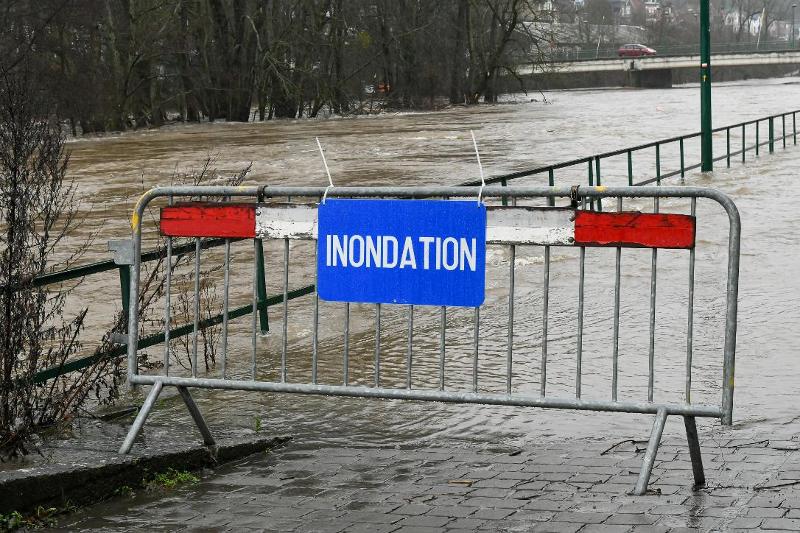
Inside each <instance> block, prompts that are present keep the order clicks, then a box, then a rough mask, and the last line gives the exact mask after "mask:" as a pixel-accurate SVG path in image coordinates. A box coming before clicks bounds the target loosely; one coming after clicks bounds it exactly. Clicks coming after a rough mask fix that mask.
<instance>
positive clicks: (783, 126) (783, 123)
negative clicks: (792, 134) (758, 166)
mask: <svg viewBox="0 0 800 533" xmlns="http://www.w3.org/2000/svg"><path fill="white" fill-rule="evenodd" d="M781 139H783V147H784V148H786V115H781Z"/></svg>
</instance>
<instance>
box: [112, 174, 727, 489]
mask: <svg viewBox="0 0 800 533" xmlns="http://www.w3.org/2000/svg"><path fill="white" fill-rule="evenodd" d="M324 194H327V196H328V197H334V196H336V197H347V198H366V197H373V198H374V197H380V198H394V199H412V198H427V199H431V198H440V199H454V198H462V199H463V198H468V197H471V198H473V199H474V198H476V197H477V194H478V191H477V190H476V189H475V188H474V187H413V188H411V187H374V188H372V187H370V188H367V187H341V188H339V187H337V188H332V189H323V188H300V187H256V186H253V187H163V188H155V189H152V190H150V191H149V192H147V193H146V194H145V195H144V196H143V197H142V198H141V199H140V201H139V203H138V204H137V206H136V209H135V212H134V214H133V220H132V225H133V236H134V238H133V240H132V242H130V250H131V252H132V253H131V254H130V256H131V257H130V259H131V260H130V263H131V265H130V268H131V295H130V302H131V305H130V316H129V320H130V322H129V328H128V335H127V346H128V376H127V377H128V381H129V383H130V384H132V385H151V386H152V389H151V391H150V393H149V395H148V396H147V398H146V401H145V402H144V404H143V405H142V408H141V410H140V411H139V414H138V416H137V417H136V419H135V421H134V423H133V425H132V427H131V428H130V431H129V433H128V435H127V437H126V439H125V441H124V443H123V445H122V447H121V449H120V453H123V454H124V453H128V452H129V451H130V449H131V446H132V445H133V442H134V439H135V438H136V436H137V434H138V433H139V432H140V430H141V429H142V426H143V424H144V422H145V420H146V418H147V416H148V414H149V413H150V411H151V410H152V408H153V405H154V403H155V401H156V399H157V398H158V396H159V394H160V392H161V390H162V388H163V387H164V386H174V387H176V388H177V390H178V392H179V393H180V395H181V397H182V399H183V400H184V402H185V403H186V405H187V407H188V410H189V412H190V414H191V415H192V417H193V419H194V421H195V422H196V424H197V426H198V428H199V429H200V432H201V434H202V436H203V439H204V441H205V443H206V444H208V445H212V444H213V443H214V439H213V437H212V434H211V432H210V430H209V429H208V427H207V425H206V423H205V421H204V419H203V416H202V415H201V413H200V410H199V409H198V408H197V405H196V404H195V403H194V401H193V400H192V397H191V395H190V393H189V390H188V389H189V388H190V387H197V388H209V389H235V390H247V391H271V392H282V393H299V394H317V395H329V396H349V397H363V398H385V399H408V400H428V401H438V402H451V403H474V404H491V405H505V406H520V407H549V408H557V409H578V410H588V411H610V412H627V413H643V414H654V415H655V422H654V424H653V428H652V432H651V435H650V440H649V444H648V446H647V450H646V453H645V456H644V460H643V464H642V468H641V472H640V475H639V478H638V482H637V484H636V487H635V489H634V493H635V494H639V495H641V494H644V493H645V492H646V489H647V485H648V483H649V479H650V474H651V471H652V468H653V464H654V461H655V458H656V453H657V451H658V447H659V444H660V440H661V435H662V432H663V430H664V424H665V421H666V418H667V416H668V415H680V416H682V417H683V419H684V423H685V428H686V433H687V440H688V446H689V452H690V457H691V461H692V467H693V474H694V481H695V484H696V485H702V484H703V483H704V482H705V477H704V472H703V464H702V458H701V455H700V444H699V439H698V434H697V428H696V424H695V417H710V418H718V419H720V421H721V422H722V424H724V425H730V424H731V423H732V413H733V390H734V358H735V349H736V326H737V322H736V316H737V290H738V276H739V244H740V220H739V213H738V210H737V209H736V206H735V205H734V203H733V201H732V200H731V199H730V198H729V197H727V196H726V195H725V194H723V193H721V192H719V191H716V190H713V189H706V188H697V187H666V186H664V187H616V188H612V187H578V186H574V187H512V186H507V187H499V186H488V187H485V188H483V190H482V197H483V198H484V199H485V200H487V201H489V202H494V203H499V202H498V200H500V199H502V200H503V203H510V204H511V205H509V206H501V205H491V206H489V208H488V215H487V228H486V240H487V244H492V245H497V246H507V247H509V249H510V254H511V255H510V257H511V259H510V261H509V268H510V270H509V295H508V300H509V301H508V311H507V317H506V318H507V321H508V322H507V324H508V325H507V327H508V337H509V344H508V349H507V354H506V372H505V376H504V377H505V385H506V386H505V392H487V391H486V390H483V391H482V390H481V386H480V384H479V376H478V361H479V358H481V350H480V347H479V343H478V338H479V337H478V332H479V329H480V327H481V318H480V316H481V314H480V307H478V308H475V309H474V323H473V326H474V331H475V337H474V344H473V348H472V354H471V357H472V364H473V368H472V371H473V374H472V386H471V387H467V390H463V389H462V390H450V389H449V388H448V387H446V386H445V367H446V364H445V363H446V361H445V325H446V322H445V318H444V317H445V311H446V310H445V308H442V310H441V312H442V314H441V316H442V325H441V344H440V354H439V358H440V359H439V364H438V372H439V376H438V387H427V388H415V387H414V383H412V379H411V376H412V374H411V369H412V348H411V346H412V342H411V341H412V336H413V306H409V313H408V322H409V324H408V326H409V327H408V335H409V340H408V353H407V359H406V361H405V365H406V371H407V374H406V382H405V386H404V387H402V386H399V387H386V386H384V384H382V382H381V357H382V354H381V344H380V339H381V304H376V314H375V351H374V367H373V368H372V369H371V373H374V383H372V384H371V385H370V386H367V385H354V384H352V383H350V382H349V377H348V375H349V374H348V373H349V365H350V364H352V362H351V361H349V360H348V354H349V347H348V332H349V317H350V313H349V304H344V305H346V306H348V307H346V309H347V311H346V312H345V315H344V325H343V327H344V331H345V342H344V345H343V347H342V360H343V371H342V375H341V380H340V383H341V384H338V385H331V384H323V383H320V382H319V381H318V379H317V378H318V376H317V364H318V344H319V342H318V341H319V339H318V328H319V298H318V297H317V296H316V294H314V295H313V296H312V297H311V298H312V302H310V305H313V327H312V334H313V339H312V347H311V349H310V350H309V351H310V353H306V354H302V353H296V352H294V351H293V353H292V354H291V356H292V359H293V360H296V359H297V358H298V357H307V358H308V359H309V360H310V363H311V368H312V373H311V379H310V380H307V381H306V382H292V381H291V380H290V379H288V376H287V371H286V369H287V307H286V306H287V299H286V298H285V297H284V300H283V333H282V341H281V354H280V367H279V368H278V367H277V363H275V365H274V368H273V369H271V371H273V370H274V371H275V372H276V374H275V375H277V379H274V380H260V379H259V377H260V375H261V376H263V375H264V372H263V368H262V372H261V374H259V370H258V365H259V350H258V345H257V337H256V332H257V330H258V321H257V318H256V311H257V309H258V305H257V301H258V291H257V282H256V278H257V275H256V274H255V273H254V276H253V278H254V279H253V296H252V298H253V305H252V307H251V312H252V314H253V319H252V325H251V326H252V332H251V333H252V353H251V354H250V355H251V358H252V360H251V365H252V366H251V368H249V369H248V370H249V378H247V377H245V378H241V377H240V378H238V379H232V378H230V376H228V375H226V360H227V352H226V349H227V335H228V323H227V320H224V321H223V331H222V346H223V347H222V355H221V356H222V369H221V372H220V371H216V370H213V369H212V370H211V371H210V372H209V375H204V376H200V375H199V371H198V367H197V355H196V349H195V353H194V360H193V361H192V362H191V369H187V370H186V371H184V374H186V373H189V372H190V374H189V375H176V374H175V373H174V372H172V373H171V372H170V366H169V361H168V357H169V355H168V354H169V350H167V351H166V353H165V358H166V359H167V360H166V361H165V365H164V367H163V371H161V372H160V373H148V374H146V375H145V374H138V371H137V355H138V354H137V340H138V339H137V337H138V335H139V332H140V327H139V323H138V314H137V307H138V302H139V298H140V296H141V295H140V294H139V283H140V270H141V264H142V263H141V249H142V227H141V221H142V220H143V214H144V212H145V209H147V208H148V207H149V206H150V204H151V202H152V201H153V200H156V199H164V198H169V200H170V202H169V205H167V206H165V207H163V208H162V211H161V228H160V229H161V233H162V234H163V235H166V236H168V237H169V238H172V237H189V238H196V239H199V238H200V237H216V238H225V239H237V238H238V239H241V238H253V239H255V238H268V239H277V240H278V241H283V245H284V248H283V270H282V272H283V277H282V280H281V281H282V284H283V293H284V296H285V295H286V294H287V292H288V291H289V288H288V270H289V264H290V263H289V240H290V239H305V240H313V239H315V237H316V235H317V226H316V223H317V218H316V217H317V214H316V213H317V209H316V206H317V204H316V202H317V201H319V200H320V199H321V198H323V195H324ZM234 197H235V198H237V200H238V201H235V202H232V201H231V198H234ZM246 197H249V198H251V199H252V200H251V201H250V202H249V203H242V201H241V198H246ZM193 198H205V199H209V198H215V199H217V200H220V201H216V202H212V203H208V202H205V203H204V202H190V203H182V202H177V203H174V204H173V201H172V200H173V199H176V200H181V199H188V200H191V199H193ZM284 198H288V199H289V202H290V203H281V201H280V200H281V199H284ZM601 198H615V199H616V203H617V205H616V207H617V209H616V211H608V210H606V211H604V212H599V211H592V210H588V209H587V206H588V205H589V204H598V203H599V202H595V200H599V199H601ZM633 198H652V199H653V207H654V211H653V213H642V212H638V211H623V209H622V207H623V199H633ZM662 198H683V199H687V200H688V201H689V202H690V205H691V214H689V215H685V214H665V213H660V212H659V199H662ZM698 198H705V199H710V200H712V201H714V202H716V203H717V204H719V205H720V206H722V208H723V209H724V210H725V212H726V213H727V216H728V220H729V231H728V243H727V254H728V262H727V283H726V290H727V293H726V303H725V306H726V311H725V328H724V344H723V345H722V346H719V351H721V352H722V353H721V357H720V363H721V378H722V383H721V387H720V390H721V392H722V397H721V401H720V402H719V404H716V403H713V402H711V403H692V396H691V391H692V380H691V378H692V357H693V351H694V347H693V320H694V273H695V232H696V226H695V220H696V206H697V199H698ZM559 199H561V201H562V202H563V201H564V200H566V201H567V202H564V203H565V204H566V205H565V206H563V207H555V204H556V200H559ZM526 201H528V202H530V201H536V202H539V203H542V204H544V205H542V206H541V207H537V206H529V205H525V206H523V205H522V203H523V202H526ZM302 202H304V203H302ZM521 246H538V247H543V250H544V265H543V270H544V279H543V295H544V297H543V306H544V309H543V313H542V318H543V321H542V329H541V333H540V335H541V339H542V343H541V345H542V351H541V381H540V391H539V394H530V393H523V392H519V391H515V390H513V388H512V381H514V380H513V370H512V369H513V365H514V362H515V358H531V357H532V356H533V354H531V353H530V352H528V353H519V354H518V353H515V352H514V349H513V344H514V343H513V336H514V306H515V302H514V300H515V299H514V292H515V287H514V269H515V263H516V261H515V259H514V258H515V250H516V248H517V247H521ZM553 246H570V247H578V248H579V253H580V259H579V261H580V271H579V281H578V295H579V302H578V316H577V317H576V322H577V332H576V335H575V341H576V343H577V347H576V352H575V353H576V360H575V369H576V371H575V375H574V379H575V389H574V395H571V394H570V395H552V394H548V391H547V384H548V381H550V382H551V383H552V377H551V378H550V379H548V376H547V367H548V363H547V361H548V337H547V330H548V294H549V288H550V262H551V258H550V251H551V247H553ZM596 246H604V247H609V248H612V249H616V264H615V270H614V272H615V284H614V321H613V346H611V347H609V350H608V351H609V352H610V363H611V364H610V365H609V371H610V373H611V384H612V386H611V391H610V399H608V398H606V399H587V398H585V397H584V396H583V395H582V393H581V383H582V372H581V358H582V349H583V333H584V324H583V320H584V286H585V273H584V264H585V253H586V247H596ZM629 247H637V248H650V249H652V271H651V279H650V285H649V286H650V300H649V302H650V316H649V339H650V343H649V353H648V354H647V361H648V387H647V391H648V392H647V398H646V400H644V399H643V400H642V401H630V400H621V399H618V395H617V390H618V372H619V370H618V362H619V340H620V328H619V326H620V320H619V319H620V258H621V250H622V248H629ZM663 248H668V249H682V250H685V251H686V254H687V256H688V257H687V259H688V278H689V283H688V299H687V312H688V318H687V334H686V363H685V365H686V366H685V393H683V397H684V401H683V402H673V403H665V402H659V401H658V400H657V399H656V398H655V397H654V393H653V389H654V376H655V362H656V353H655V343H654V338H655V337H654V336H655V324H656V280H657V276H656V273H657V261H658V250H659V249H663ZM199 253H200V252H199V250H198V251H197V256H196V260H195V273H198V272H199V268H198V266H197V265H198V264H199V261H200V256H199ZM365 253H366V252H365ZM224 261H225V262H224V276H225V287H224V289H225V291H224V299H223V305H224V307H223V313H224V315H225V316H226V317H227V314H228V285H229V283H228V282H229V276H230V268H231V254H230V245H229V244H228V245H226V247H225V260H224ZM168 270H169V269H168ZM254 271H255V269H254ZM194 283H195V302H197V300H198V290H199V289H198V287H199V282H198V280H197V277H195V280H194ZM167 294H168V293H167ZM517 305H524V303H523V302H518V304H517ZM167 309H169V308H167ZM167 312H168V311H167ZM195 313H197V305H196V304H195ZM165 322H166V323H167V324H169V317H168V316H167V317H166V319H165ZM197 323H198V322H197V320H195V331H194V336H195V338H196V335H197ZM525 325H526V326H528V325H529V324H527V323H526V324H525ZM194 344H195V347H196V342H195V343H194ZM714 351H716V350H714ZM262 355H263V354H262ZM537 359H538V356H537ZM262 361H263V358H262ZM262 364H263V363H262ZM369 366H372V363H371V364H370V365H369ZM151 372H156V371H151ZM179 373H180V372H179ZM215 374H216V377H214V375H215ZM432 377H436V376H432ZM570 379H572V378H571V377H570ZM514 385H516V386H519V383H514Z"/></svg>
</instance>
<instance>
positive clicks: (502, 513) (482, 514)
mask: <svg viewBox="0 0 800 533" xmlns="http://www.w3.org/2000/svg"><path fill="white" fill-rule="evenodd" d="M513 513H514V510H513V509H499V508H494V509H478V510H477V511H475V513H473V514H472V515H471V516H470V518H475V519H478V520H502V519H503V518H505V517H507V516H509V515H511V514H513Z"/></svg>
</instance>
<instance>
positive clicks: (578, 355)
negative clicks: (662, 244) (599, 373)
mask: <svg viewBox="0 0 800 533" xmlns="http://www.w3.org/2000/svg"><path fill="white" fill-rule="evenodd" d="M581 207H582V208H586V199H585V198H583V199H581ZM579 264H580V274H579V277H578V339H577V341H578V346H577V349H576V357H575V359H576V365H575V397H576V398H580V397H581V364H582V362H583V287H584V281H585V279H586V276H585V273H586V247H585V246H581V251H580V262H579Z"/></svg>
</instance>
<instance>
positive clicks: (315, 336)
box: [311, 246, 319, 385]
mask: <svg viewBox="0 0 800 533" xmlns="http://www.w3.org/2000/svg"><path fill="white" fill-rule="evenodd" d="M318 253H319V251H318V250H317V247H316V246H315V247H314V317H313V319H312V325H311V336H312V337H311V382H312V383H313V384H314V385H316V384H317V365H318V358H319V293H318V292H317V281H318V271H319V269H318V268H317V263H318V261H319V258H318V257H317V254H318Z"/></svg>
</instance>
